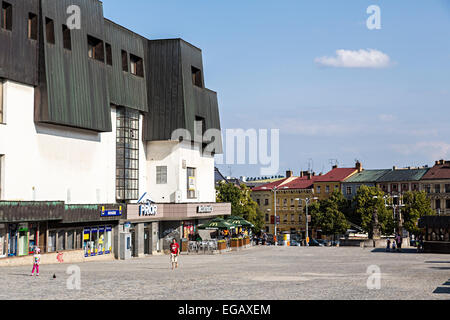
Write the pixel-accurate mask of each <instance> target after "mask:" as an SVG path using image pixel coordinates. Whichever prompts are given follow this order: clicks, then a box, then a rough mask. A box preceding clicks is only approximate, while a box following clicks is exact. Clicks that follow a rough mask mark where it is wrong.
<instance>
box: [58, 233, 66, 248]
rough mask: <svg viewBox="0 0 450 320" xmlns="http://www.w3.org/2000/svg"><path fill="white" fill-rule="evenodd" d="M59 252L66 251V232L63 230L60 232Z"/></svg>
mask: <svg viewBox="0 0 450 320" xmlns="http://www.w3.org/2000/svg"><path fill="white" fill-rule="evenodd" d="M57 248H58V251H60V250H61V251H62V250H66V232H65V231H64V230H61V231H59V232H58V245H57Z"/></svg>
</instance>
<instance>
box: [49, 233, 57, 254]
mask: <svg viewBox="0 0 450 320" xmlns="http://www.w3.org/2000/svg"><path fill="white" fill-rule="evenodd" d="M47 251H48V252H55V251H56V231H55V230H50V231H49V232H48V250H47Z"/></svg>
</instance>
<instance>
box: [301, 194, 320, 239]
mask: <svg viewBox="0 0 450 320" xmlns="http://www.w3.org/2000/svg"><path fill="white" fill-rule="evenodd" d="M318 199H319V198H317V197H314V198H305V199H301V198H297V199H295V200H297V201H305V204H306V246H307V247H309V232H308V229H309V226H308V205H309V204H310V203H311V201H312V200H318Z"/></svg>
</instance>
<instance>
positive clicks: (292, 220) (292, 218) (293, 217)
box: [291, 214, 295, 224]
mask: <svg viewBox="0 0 450 320" xmlns="http://www.w3.org/2000/svg"><path fill="white" fill-rule="evenodd" d="M294 219H295V216H294V215H293V214H291V223H292V224H293V223H294V222H295V220H294Z"/></svg>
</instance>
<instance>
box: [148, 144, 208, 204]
mask: <svg viewBox="0 0 450 320" xmlns="http://www.w3.org/2000/svg"><path fill="white" fill-rule="evenodd" d="M183 161H185V163H186V168H183ZM157 166H167V184H157V183H156V167H157ZM188 167H191V168H195V169H196V191H197V195H198V196H197V198H196V199H188V198H187V168H188ZM147 170H148V171H147V178H148V179H147V181H148V183H147V189H146V190H145V192H147V193H148V194H149V195H150V198H151V199H152V200H153V201H155V202H160V203H170V202H172V203H173V202H181V203H190V202H216V193H215V185H214V157H211V156H202V155H201V153H200V149H199V145H197V144H196V145H195V147H194V148H193V149H192V148H191V145H190V144H189V143H184V142H182V143H180V142H178V141H152V142H148V143H147ZM177 191H178V192H179V194H180V195H181V198H180V199H177V197H176V193H177Z"/></svg>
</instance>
